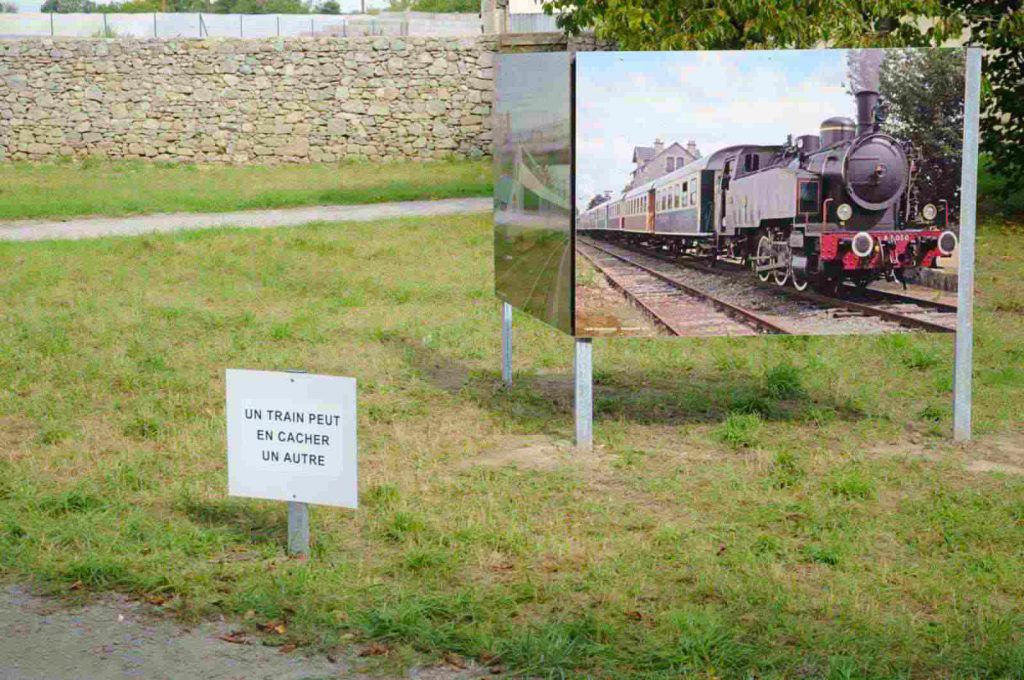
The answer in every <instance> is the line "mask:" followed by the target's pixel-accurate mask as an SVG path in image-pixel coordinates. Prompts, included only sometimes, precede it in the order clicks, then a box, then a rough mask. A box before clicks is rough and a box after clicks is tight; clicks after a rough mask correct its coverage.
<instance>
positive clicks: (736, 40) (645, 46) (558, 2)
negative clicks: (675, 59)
mask: <svg viewBox="0 0 1024 680" xmlns="http://www.w3.org/2000/svg"><path fill="white" fill-rule="evenodd" d="M544 8H545V11H547V12H548V13H552V12H555V11H557V12H559V15H558V25H559V26H560V27H562V28H563V29H564V30H565V31H567V32H568V33H569V34H572V35H576V34H578V33H579V32H580V31H582V30H584V29H587V28H593V29H594V31H595V32H596V33H597V36H598V37H599V38H605V39H609V40H614V41H615V42H616V43H617V44H618V45H619V46H620V47H621V48H622V49H627V50H650V49H662V50H673V49H675V50H680V49H684V50H713V49H753V48H784V47H814V46H817V45H820V44H822V43H826V44H833V45H845V46H850V47H857V46H875V47H885V46H913V45H926V44H928V43H929V42H930V41H931V40H942V39H945V38H946V37H948V36H949V35H952V31H953V30H954V26H953V25H951V24H949V23H948V22H946V21H931V22H929V23H928V24H927V25H925V26H922V25H920V24H918V23H916V22H915V21H913V19H915V18H920V19H929V18H934V17H941V16H942V14H943V13H942V5H941V3H940V1H939V0H891V1H890V2H884V3H876V2H850V1H846V2H836V1H835V0H743V1H738V2H716V1H714V0H617V1H616V2H607V1H606V0H549V2H547V3H545V5H544Z"/></svg>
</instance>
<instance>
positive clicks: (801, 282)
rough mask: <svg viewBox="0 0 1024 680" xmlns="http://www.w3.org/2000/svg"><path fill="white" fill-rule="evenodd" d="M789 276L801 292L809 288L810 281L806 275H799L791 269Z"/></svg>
mask: <svg viewBox="0 0 1024 680" xmlns="http://www.w3.org/2000/svg"><path fill="white" fill-rule="evenodd" d="M789 276H790V280H791V281H792V282H793V287H794V288H796V289H797V290H799V291H801V292H802V291H805V290H807V285H808V284H809V283H810V281H808V280H807V278H806V277H803V276H799V275H797V273H796V272H795V271H792V270H790V272H789Z"/></svg>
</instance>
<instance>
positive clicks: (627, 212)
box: [577, 90, 957, 295]
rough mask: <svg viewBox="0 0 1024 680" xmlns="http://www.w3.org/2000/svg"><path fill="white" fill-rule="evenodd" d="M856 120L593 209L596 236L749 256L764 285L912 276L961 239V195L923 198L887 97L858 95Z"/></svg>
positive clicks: (821, 286)
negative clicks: (955, 218)
mask: <svg viewBox="0 0 1024 680" xmlns="http://www.w3.org/2000/svg"><path fill="white" fill-rule="evenodd" d="M855 99H856V108H857V111H856V120H854V119H852V118H849V117H844V116H835V117H830V118H827V119H825V120H824V121H822V123H821V126H820V128H819V130H818V133H817V134H801V135H799V136H796V137H795V138H793V137H792V136H791V137H789V138H788V139H786V140H785V141H784V142H783V143H781V144H778V145H774V146H764V145H746V144H739V145H734V146H729V147H726V148H724V149H720V150H719V151H716V152H715V153H713V154H711V155H709V156H706V157H704V158H700V159H698V160H696V161H694V162H691V163H688V164H686V165H684V166H683V167H681V168H678V169H676V170H674V171H672V172H670V173H668V174H665V175H663V176H661V177H659V178H657V179H655V180H653V181H650V182H648V183H645V184H643V185H640V186H637V187H635V188H632V189H629V190H627V191H625V192H624V193H623V194H622V195H621V197H619V198H617V199H614V200H609V201H606V202H603V203H600V204H599V205H597V206H595V207H593V208H591V209H589V210H586V211H585V212H583V213H582V214H580V215H578V217H577V231H578V233H580V234H582V235H586V236H592V237H598V238H603V239H608V240H621V241H626V242H639V241H643V242H644V243H645V244H647V245H653V246H661V247H663V248H664V249H665V250H669V251H674V252H680V253H682V252H693V253H702V254H705V255H707V256H708V257H710V258H717V257H720V256H725V257H730V258H736V259H739V260H742V261H743V262H744V263H745V264H746V265H747V266H748V267H749V268H750V269H751V270H752V272H753V273H754V274H755V275H756V276H757V277H758V278H759V279H760V280H761V281H769V280H772V281H774V282H775V283H776V284H777V285H779V286H786V285H791V286H793V287H795V288H796V289H797V290H801V291H802V290H804V289H806V288H807V287H808V286H813V287H814V288H816V289H818V290H821V291H823V292H827V293H828V294H833V295H834V294H836V292H837V291H838V290H839V287H840V285H841V284H842V283H844V282H846V281H849V282H853V283H855V284H857V285H859V286H866V285H868V284H869V283H871V282H873V281H875V280H878V279H884V280H887V281H899V282H903V281H904V272H905V271H907V270H909V269H912V268H920V267H925V268H928V267H934V266H936V263H937V261H938V259H939V258H940V257H949V256H950V255H952V254H953V253H954V251H955V250H956V246H957V237H956V234H955V232H954V231H953V229H952V228H951V226H952V225H951V224H950V211H949V206H950V201H951V200H952V198H953V197H952V196H950V197H947V198H943V199H940V200H938V201H937V202H929V203H926V204H923V205H922V204H921V202H920V201H919V200H918V197H917V192H916V191H915V186H914V184H915V179H916V178H915V170H916V167H915V162H914V160H913V159H914V157H915V155H916V154H915V150H914V148H913V145H912V144H911V143H910V142H909V141H908V140H905V139H898V138H895V137H893V136H892V135H890V134H888V133H887V132H886V129H885V122H886V117H887V109H888V107H887V104H886V102H885V101H884V100H883V99H881V98H880V97H879V94H878V93H877V92H874V91H870V90H861V91H859V92H857V93H856V95H855Z"/></svg>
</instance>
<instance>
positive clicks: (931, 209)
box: [921, 203, 939, 222]
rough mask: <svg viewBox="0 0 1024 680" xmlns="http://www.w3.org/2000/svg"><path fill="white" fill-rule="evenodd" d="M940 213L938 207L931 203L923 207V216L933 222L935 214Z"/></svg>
mask: <svg viewBox="0 0 1024 680" xmlns="http://www.w3.org/2000/svg"><path fill="white" fill-rule="evenodd" d="M938 214H939V210H938V208H936V207H935V206H934V205H932V204H931V203H929V204H928V205H926V206H925V207H923V208H921V216H922V217H924V218H925V219H926V220H928V221H929V222H931V221H932V220H934V219H935V216H936V215H938Z"/></svg>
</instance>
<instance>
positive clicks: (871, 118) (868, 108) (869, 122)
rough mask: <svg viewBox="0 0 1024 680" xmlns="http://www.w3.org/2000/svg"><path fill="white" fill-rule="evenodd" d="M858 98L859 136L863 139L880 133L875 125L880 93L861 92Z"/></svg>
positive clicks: (871, 91) (857, 95)
mask: <svg viewBox="0 0 1024 680" xmlns="http://www.w3.org/2000/svg"><path fill="white" fill-rule="evenodd" d="M855 96H856V97H857V136H858V137H863V136H864V135H870V134H871V133H873V132H877V131H878V126H877V125H876V123H875V107H876V106H877V105H878V93H877V92H875V91H873V90H861V91H860V92H858V93H857V94H856V95H855Z"/></svg>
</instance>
